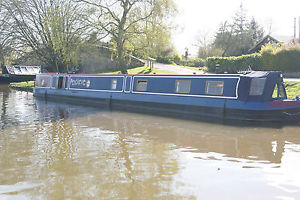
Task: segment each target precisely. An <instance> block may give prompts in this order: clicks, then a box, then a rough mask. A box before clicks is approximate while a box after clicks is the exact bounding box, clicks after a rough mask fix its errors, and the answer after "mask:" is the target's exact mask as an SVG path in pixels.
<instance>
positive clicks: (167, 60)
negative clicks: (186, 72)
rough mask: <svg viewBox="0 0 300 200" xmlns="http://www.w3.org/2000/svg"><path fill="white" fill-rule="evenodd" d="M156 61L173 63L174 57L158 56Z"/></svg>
mask: <svg viewBox="0 0 300 200" xmlns="http://www.w3.org/2000/svg"><path fill="white" fill-rule="evenodd" d="M156 62H159V63H163V64H173V61H172V58H170V57H156Z"/></svg>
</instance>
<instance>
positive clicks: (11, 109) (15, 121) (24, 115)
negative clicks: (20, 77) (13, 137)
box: [0, 85, 35, 131]
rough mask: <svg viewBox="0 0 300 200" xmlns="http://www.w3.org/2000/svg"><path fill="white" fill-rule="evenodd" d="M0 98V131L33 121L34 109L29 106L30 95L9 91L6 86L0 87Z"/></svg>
mask: <svg viewBox="0 0 300 200" xmlns="http://www.w3.org/2000/svg"><path fill="white" fill-rule="evenodd" d="M0 96H1V97H2V98H1V102H0V103H1V110H0V113H1V114H0V117H1V119H0V131H5V129H6V128H9V127H13V126H20V125H24V124H30V123H32V122H33V121H34V119H35V117H34V115H35V108H34V106H32V104H31V102H32V96H33V94H32V93H30V92H20V91H11V90H10V89H9V88H8V86H4V85H0Z"/></svg>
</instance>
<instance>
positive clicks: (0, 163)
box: [0, 86, 300, 199]
mask: <svg viewBox="0 0 300 200" xmlns="http://www.w3.org/2000/svg"><path fill="white" fill-rule="evenodd" d="M0 105H1V115H0V116H1V121H0V128H1V129H0V199H88V198H91V199H141V198H142V199H245V198H246V197H247V198H248V199H297V198H298V197H299V196H300V181H299V180H300V173H299V166H300V127H299V126H297V125H294V126H288V125H286V126H278V125H274V126H271V127H270V126H251V125H245V124H240V125H239V126H236V125H233V124H230V125H228V124H222V123H209V122H199V121H192V120H182V119H176V118H169V117H161V116H153V115H145V114H138V113H129V112H121V111H110V110H108V109H102V108H95V107H89V106H79V105H72V104H68V103H63V102H53V101H44V100H40V99H35V98H34V97H33V95H32V93H30V92H20V91H11V90H9V89H8V88H7V87H6V86H2V87H1V88H0Z"/></svg>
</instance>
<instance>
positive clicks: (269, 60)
mask: <svg viewBox="0 0 300 200" xmlns="http://www.w3.org/2000/svg"><path fill="white" fill-rule="evenodd" d="M260 53H261V56H262V63H263V69H264V70H273V71H282V72H300V46H293V47H284V46H283V47H273V46H271V45H267V46H265V47H263V48H262V50H261V52H260Z"/></svg>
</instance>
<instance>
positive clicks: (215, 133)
mask: <svg viewBox="0 0 300 200" xmlns="http://www.w3.org/2000/svg"><path fill="white" fill-rule="evenodd" d="M36 105H37V111H38V114H39V118H40V119H47V120H49V119H54V120H57V121H60V119H70V118H72V123H73V124H76V126H77V127H89V128H99V129H101V130H110V131H113V132H115V133H117V134H118V133H122V134H126V135H127V136H128V137H130V136H131V135H136V134H139V135H141V136H142V137H145V138H147V137H150V138H152V139H153V138H155V139H156V140H158V141H162V142H163V143H168V144H174V145H176V148H185V149H186V150H187V151H191V152H193V153H200V154H208V153H209V152H215V153H218V154H219V155H224V157H225V158H227V159H229V158H231V160H232V161H237V162H239V161H240V160H242V159H244V160H246V161H247V163H251V162H252V163H253V162H254V163H261V162H263V163H273V164H280V163H281V159H282V157H283V154H284V151H285V150H286V149H287V148H288V146H289V145H292V144H299V142H300V135H299V134H297V133H298V132H299V127H293V126H290V127H284V128H281V129H278V128H265V127H255V128H253V127H234V126H225V125H221V124H211V123H203V122H202V123H199V122H193V121H186V120H178V119H172V118H164V117H154V116H151V115H141V114H131V113H124V112H110V111H107V110H102V109H93V108H91V107H90V108H88V109H86V107H82V106H76V105H71V104H66V103H55V102H51V101H48V102H45V101H43V100H39V99H36ZM286 141H288V143H287V142H286ZM187 147H188V148H187ZM199 158H201V157H199ZM201 159H204V157H203V158H201ZM209 159H212V158H209Z"/></svg>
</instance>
